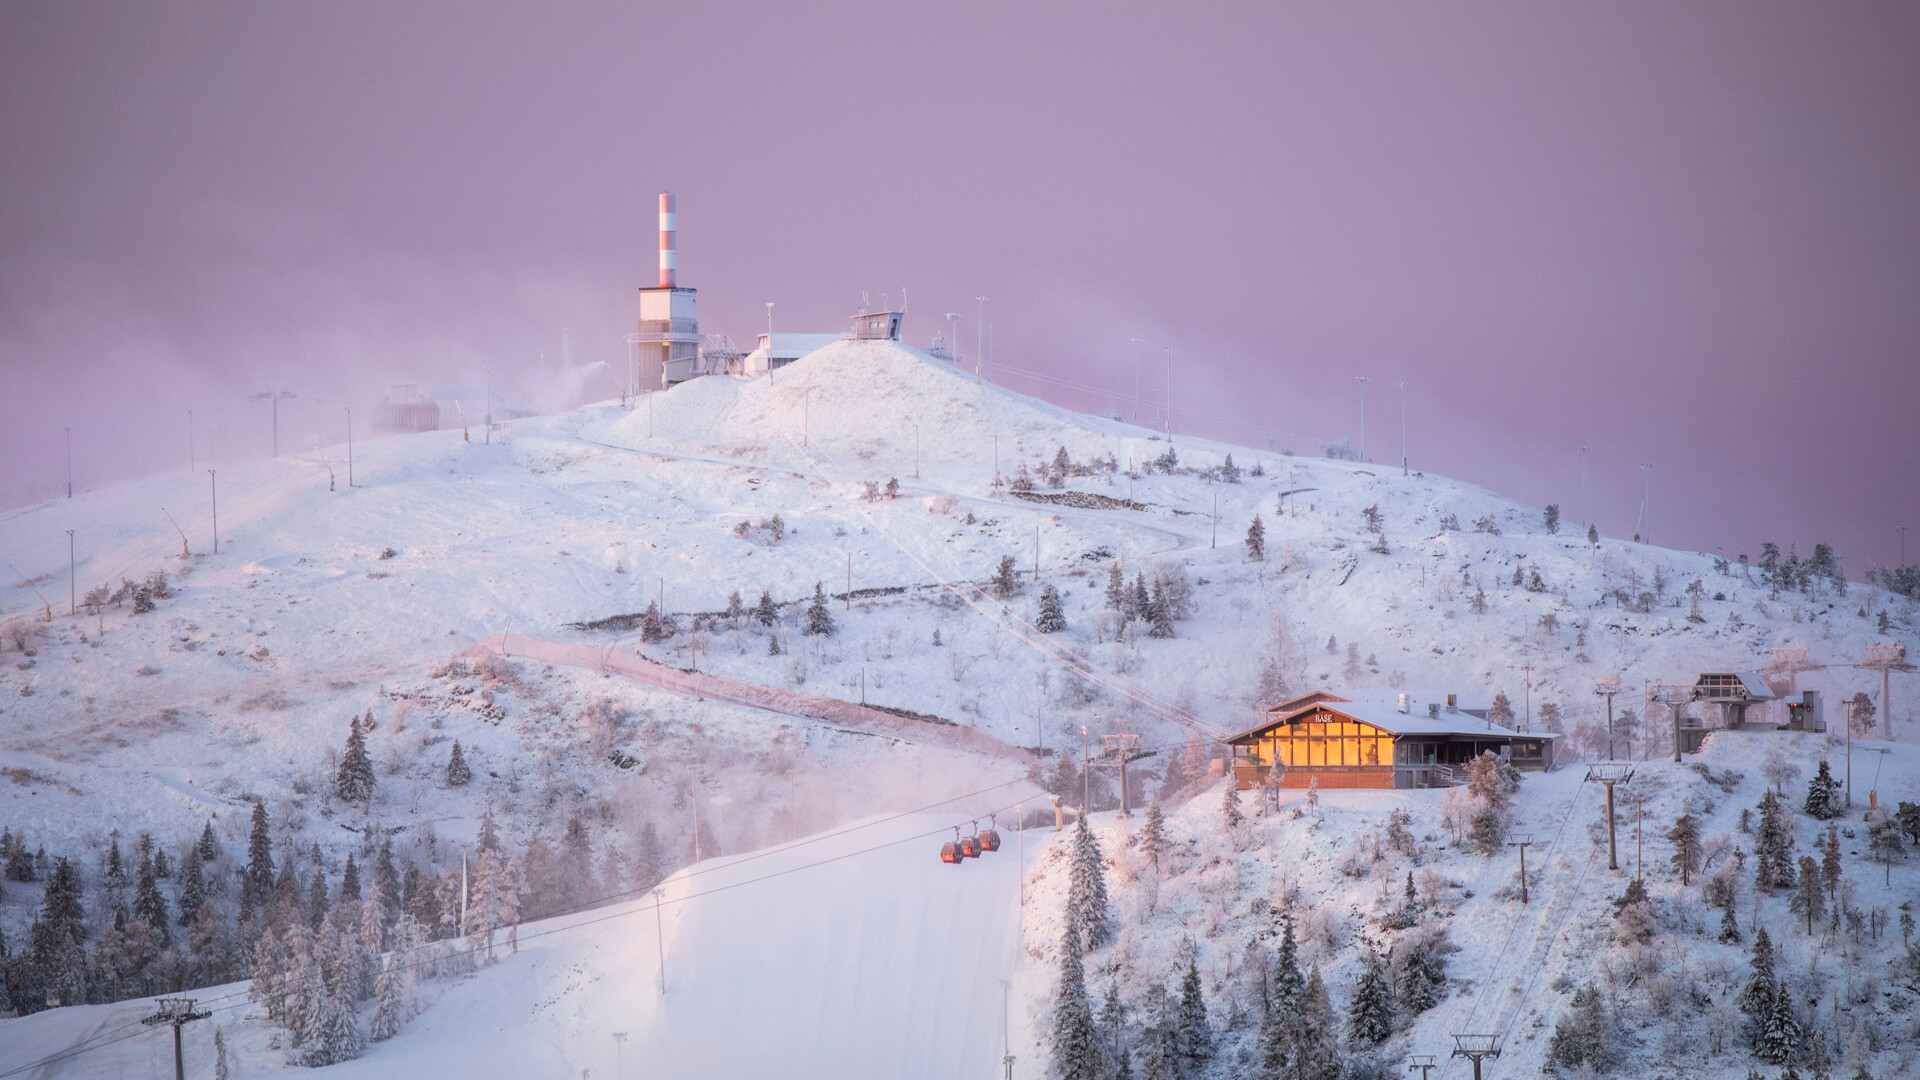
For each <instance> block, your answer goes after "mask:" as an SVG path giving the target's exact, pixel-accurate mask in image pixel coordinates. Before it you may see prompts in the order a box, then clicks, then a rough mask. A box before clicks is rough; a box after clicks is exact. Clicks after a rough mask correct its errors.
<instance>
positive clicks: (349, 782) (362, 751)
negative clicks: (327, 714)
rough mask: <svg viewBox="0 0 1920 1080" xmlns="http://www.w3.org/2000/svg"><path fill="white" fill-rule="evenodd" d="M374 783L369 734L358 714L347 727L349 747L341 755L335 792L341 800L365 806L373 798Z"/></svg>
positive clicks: (334, 786) (335, 779)
mask: <svg viewBox="0 0 1920 1080" xmlns="http://www.w3.org/2000/svg"><path fill="white" fill-rule="evenodd" d="M373 784H374V776H373V758H371V757H369V756H368V754H367V736H366V733H365V732H363V731H361V730H360V718H359V717H357V716H356V717H354V718H353V721H352V723H351V724H349V725H348V728H347V748H346V751H345V752H344V753H342V754H341V755H340V769H339V771H338V772H337V773H336V774H335V776H334V780H333V793H334V794H335V795H337V796H339V798H340V801H341V802H344V803H350V804H352V805H354V806H365V805H367V803H368V802H369V801H370V800H371V799H372V798H373Z"/></svg>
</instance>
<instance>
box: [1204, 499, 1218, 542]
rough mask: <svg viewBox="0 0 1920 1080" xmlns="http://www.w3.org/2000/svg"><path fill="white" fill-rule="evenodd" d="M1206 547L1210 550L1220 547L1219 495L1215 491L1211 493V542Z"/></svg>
mask: <svg viewBox="0 0 1920 1080" xmlns="http://www.w3.org/2000/svg"><path fill="white" fill-rule="evenodd" d="M1207 546H1208V547H1210V548H1217V547H1219V546H1220V493H1219V492H1217V491H1216V492H1214V493H1213V541H1212V542H1211V543H1209V544H1208V545H1207Z"/></svg>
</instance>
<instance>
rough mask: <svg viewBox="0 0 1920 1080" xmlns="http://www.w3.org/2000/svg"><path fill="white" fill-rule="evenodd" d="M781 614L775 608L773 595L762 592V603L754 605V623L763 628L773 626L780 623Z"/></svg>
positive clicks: (763, 590)
mask: <svg viewBox="0 0 1920 1080" xmlns="http://www.w3.org/2000/svg"><path fill="white" fill-rule="evenodd" d="M779 618H780V612H779V611H778V610H777V609H776V608H775V607H774V606H773V594H772V593H770V592H768V591H766V590H765V589H762V590H760V602H759V603H757V604H755V605H753V621H754V622H757V623H759V624H760V625H761V626H772V625H773V624H774V623H775V622H777V621H779Z"/></svg>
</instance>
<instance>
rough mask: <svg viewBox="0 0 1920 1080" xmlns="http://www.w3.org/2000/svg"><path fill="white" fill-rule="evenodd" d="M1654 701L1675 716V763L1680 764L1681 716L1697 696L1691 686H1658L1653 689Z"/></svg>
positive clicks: (1681, 745) (1681, 747) (1681, 746)
mask: <svg viewBox="0 0 1920 1080" xmlns="http://www.w3.org/2000/svg"><path fill="white" fill-rule="evenodd" d="M1652 696H1653V700H1654V701H1656V702H1658V703H1659V704H1661V705H1665V706H1666V707H1667V711H1668V712H1671V713H1672V714H1673V763H1674V764H1675V765H1678V764H1680V752H1681V750H1682V749H1683V744H1682V742H1681V740H1680V714H1681V713H1684V712H1686V711H1687V706H1688V705H1689V704H1691V703H1692V702H1693V700H1694V698H1695V697H1696V696H1697V695H1696V693H1695V691H1694V688H1693V687H1691V686H1664V685H1663V686H1656V687H1654V688H1653V695H1652Z"/></svg>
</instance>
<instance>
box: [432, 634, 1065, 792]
mask: <svg viewBox="0 0 1920 1080" xmlns="http://www.w3.org/2000/svg"><path fill="white" fill-rule="evenodd" d="M461 655H462V656H510V657H520V658H524V659H528V660H537V661H539V662H541V663H545V664H562V665H565V666H568V667H577V668H586V669H588V670H591V671H611V672H618V673H619V674H621V675H625V676H627V677H628V678H630V679H633V680H634V681H636V682H642V683H646V684H647V685H649V686H657V687H660V688H661V689H663V690H672V691H674V692H676V693H681V694H686V695H689V696H692V697H699V698H714V699H717V700H720V701H730V702H732V703H734V704H736V705H747V706H751V707H753V708H758V709H766V710H768V711H769V712H777V713H783V714H785V715H788V716H796V717H800V718H802V719H808V720H825V721H827V722H829V723H833V724H838V725H841V726H843V727H849V728H854V729H856V730H860V731H868V732H872V733H874V734H878V735H887V736H890V737H893V738H898V739H904V740H906V741H908V742H916V743H925V744H928V745H933V746H940V747H944V748H946V749H949V750H964V751H967V752H970V753H975V754H989V755H992V756H994V757H1003V758H1008V759H1011V760H1016V761H1021V762H1025V761H1026V760H1027V754H1026V752H1025V751H1022V750H1017V749H1015V748H1014V747H1011V746H1008V745H1007V744H1006V743H1003V742H1001V741H1000V740H999V739H996V738H994V737H993V736H991V735H989V734H987V733H986V732H984V731H981V730H980V729H979V728H971V727H960V726H958V725H956V724H943V723H936V722H933V721H927V720H910V719H907V718H906V717H901V716H895V715H894V714H892V713H889V712H883V711H881V710H879V709H870V708H868V707H866V706H865V705H856V704H854V703H852V702H850V701H841V700H839V699H838V698H829V697H821V696H819V695H818V694H801V693H796V692H794V691H791V690H776V689H774V688H773V687H770V686H756V685H754V684H752V683H745V682H740V681H738V680H735V679H728V678H723V677H721V676H718V675H709V674H707V673H705V672H699V671H682V670H680V669H679V668H672V667H667V666H666V665H664V664H658V663H654V662H653V661H650V660H647V659H645V658H642V657H638V656H634V655H632V654H631V653H627V652H623V651H620V650H618V649H614V648H611V647H601V646H594V645H570V644H566V643H564V642H558V641H543V640H541V639H539V638H530V637H523V636H521V635H519V634H514V635H511V636H508V635H495V636H493V637H490V638H487V639H486V640H484V641H482V642H480V643H479V644H477V645H475V646H473V647H472V648H470V649H468V650H466V651H465V652H463V653H462V654H461Z"/></svg>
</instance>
